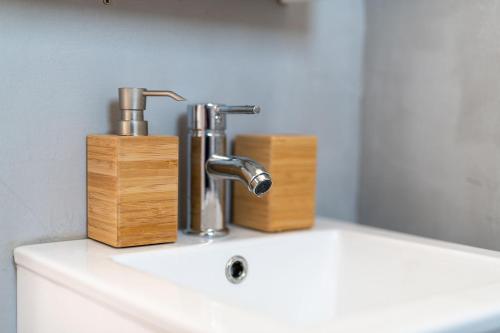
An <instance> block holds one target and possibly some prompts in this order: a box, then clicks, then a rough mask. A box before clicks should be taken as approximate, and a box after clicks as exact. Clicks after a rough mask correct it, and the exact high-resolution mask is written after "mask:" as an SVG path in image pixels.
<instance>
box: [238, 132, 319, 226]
mask: <svg viewBox="0 0 500 333" xmlns="http://www.w3.org/2000/svg"><path fill="white" fill-rule="evenodd" d="M316 146H317V140H316V137H315V136H303V135H240V136H238V137H236V140H235V145H234V152H235V154H236V155H239V156H245V157H250V158H252V159H254V160H256V161H258V162H259V163H262V164H263V165H264V167H266V169H267V170H268V171H269V173H270V174H271V177H272V181H273V185H272V187H271V190H270V191H269V193H267V194H266V195H264V196H263V197H261V198H256V197H254V196H252V195H251V194H250V193H249V192H248V190H247V189H246V188H245V187H244V186H242V185H241V184H235V185H234V187H233V223H235V224H238V225H241V226H244V227H248V228H252V229H257V230H261V231H268V232H275V231H284V230H292V229H303V228H309V227H312V226H313V225H314V219H315V192H316Z"/></svg>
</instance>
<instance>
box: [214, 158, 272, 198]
mask: <svg viewBox="0 0 500 333" xmlns="http://www.w3.org/2000/svg"><path fill="white" fill-rule="evenodd" d="M206 170H207V173H208V174H209V175H210V176H213V177H216V178H222V179H231V180H238V181H240V182H242V183H243V184H245V185H246V186H247V187H248V190H249V191H250V192H251V193H253V194H254V195H255V196H257V197H260V196H262V195H264V194H265V193H267V192H268V191H269V189H270V188H271V185H272V180H271V175H270V174H269V172H267V170H266V169H265V168H264V167H263V166H262V165H260V164H259V163H257V162H256V161H254V160H252V159H249V158H246V157H240V156H221V155H212V156H211V157H210V158H209V159H208V160H207V162H206Z"/></svg>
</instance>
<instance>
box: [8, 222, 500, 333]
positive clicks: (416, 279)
mask: <svg viewBox="0 0 500 333" xmlns="http://www.w3.org/2000/svg"><path fill="white" fill-rule="evenodd" d="M234 255H240V256H242V257H244V258H245V259H246V260H247V263H248V274H247V277H246V278H245V279H244V280H243V281H242V282H241V283H239V284H232V283H230V282H229V281H228V280H227V279H226V275H225V266H226V263H227V261H228V260H229V259H230V258H231V257H232V256H234ZM15 260H16V263H17V265H18V327H19V332H22V333H26V332H37V333H43V332H51V333H54V332H72V333H78V332H134V333H135V332H175V333H180V332H203V333H207V332H221V333H223V332H273V333H278V332H342V333H350V332H468V333H469V332H492V331H494V330H496V329H497V330H499V331H500V255H499V254H498V253H497V252H493V251H487V250H481V249H476V248H471V247H466V246H460V245H456V244H450V243H445V242H440V241H434V240H429V239H424V238H419V237H412V236H407V235H403V234H397V233H393V232H387V231H382V230H378V229H374V228H368V227H363V226H359V225H353V224H347V223H339V222H334V221H332V220H327V219H319V220H318V221H317V226H316V227H315V228H314V229H313V230H308V231H301V232H290V233H282V234H262V233H258V232H254V231H250V230H245V229H241V228H236V227H233V228H232V230H231V235H230V236H228V237H226V238H223V239H218V240H215V241H203V240H200V239H198V238H196V237H192V236H185V235H181V236H180V238H179V241H178V242H177V243H176V244H171V245H157V246H149V247H138V248H131V249H121V250H120V249H113V248H110V247H108V246H105V245H101V244H99V243H96V242H94V241H91V240H80V241H69V242H60V243H51V244H41V245H33V246H24V247H21V248H18V249H16V251H15ZM61 314H64V315H61Z"/></svg>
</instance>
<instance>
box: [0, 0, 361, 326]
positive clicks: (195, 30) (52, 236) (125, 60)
mask: <svg viewBox="0 0 500 333" xmlns="http://www.w3.org/2000/svg"><path fill="white" fill-rule="evenodd" d="M363 15H364V10H363V2H362V0H355V1H353V0H323V1H321V0H315V1H314V2H313V3H312V4H311V5H293V6H289V7H281V6H278V5H277V4H276V3H275V2H274V1H273V0H147V1H140V0H135V1H133V0H114V4H113V5H112V6H109V7H106V6H103V5H101V1H100V0H32V1H26V0H0V101H1V103H0V108H1V114H2V117H1V121H0V156H1V162H0V332H3V333H13V332H15V273H14V266H13V263H12V249H13V248H14V247H16V246H19V245H22V244H30V243H36V242H47V241H53V240H62V239H73V238H82V237H84V236H85V234H86V222H85V221H86V216H85V215H86V209H85V136H86V135H87V134H89V133H104V132H107V131H108V130H109V128H110V122H109V120H110V119H111V118H112V116H110V112H109V110H114V108H115V103H116V89H117V88H118V87H120V86H141V87H147V88H152V89H160V88H167V89H174V90H176V91H178V92H179V93H181V94H183V95H184V96H186V97H187V98H189V100H190V101H192V102H197V101H219V102H226V103H256V104H260V105H261V106H262V108H263V113H262V114H261V115H259V116H255V117H245V116H241V117H234V118H232V119H231V120H230V123H229V127H230V128H231V132H232V133H242V132H300V133H311V134H316V135H318V137H319V147H320V148H319V170H318V171H319V182H318V192H319V193H321V195H319V196H318V212H319V213H320V214H322V215H328V216H333V217H337V218H341V219H346V220H351V221H352V220H355V219H356V212H357V210H356V202H357V200H356V197H357V188H358V184H357V179H358V153H359V149H358V145H359V125H360V120H359V116H360V100H361V98H360V96H361V90H362V89H361V87H362V82H361V67H362V56H363V54H362V53H363V52H362V49H363V43H364V38H363V33H364V26H363V25H364V18H363ZM184 113H185V104H175V103H174V102H171V101H168V100H162V99H157V100H151V102H150V103H149V107H148V111H147V117H148V119H149V120H150V128H151V133H152V134H176V133H179V127H182V125H183V119H182V117H181V116H182V115H183V114H184Z"/></svg>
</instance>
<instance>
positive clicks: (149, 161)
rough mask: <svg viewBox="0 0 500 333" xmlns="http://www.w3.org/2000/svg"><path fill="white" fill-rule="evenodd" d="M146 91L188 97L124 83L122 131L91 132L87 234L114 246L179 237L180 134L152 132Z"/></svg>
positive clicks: (140, 243) (88, 141)
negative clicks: (152, 133)
mask: <svg viewBox="0 0 500 333" xmlns="http://www.w3.org/2000/svg"><path fill="white" fill-rule="evenodd" d="M147 96H168V97H171V98H173V99H175V100H177V101H180V100H183V98H182V97H181V96H179V95H177V94H175V93H173V92H170V91H150V90H146V89H143V88H120V89H119V104H120V110H121V116H122V118H121V121H120V126H119V133H118V134H117V135H90V136H88V137H87V230H88V237H89V238H92V239H94V240H97V241H100V242H103V243H106V244H108V245H111V246H114V247H127V246H138V245H149V244H159V243H170V242H175V241H176V240H177V228H178V224H177V211H178V208H177V200H178V147H179V142H178V137H177V136H148V127H147V122H146V121H145V120H144V114H143V112H144V110H145V108H146V97H147Z"/></svg>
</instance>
